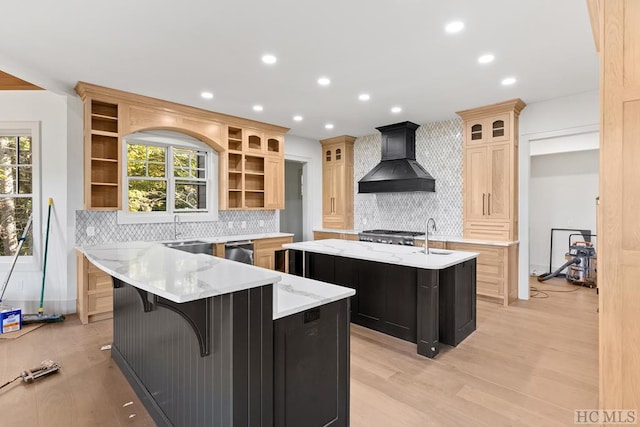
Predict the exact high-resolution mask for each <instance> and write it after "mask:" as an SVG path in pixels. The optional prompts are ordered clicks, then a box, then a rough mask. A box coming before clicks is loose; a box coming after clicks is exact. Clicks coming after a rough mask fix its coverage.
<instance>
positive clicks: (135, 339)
mask: <svg viewBox="0 0 640 427" xmlns="http://www.w3.org/2000/svg"><path fill="white" fill-rule="evenodd" d="M81 251H82V252H83V253H84V254H85V256H86V257H87V259H88V260H89V261H90V262H92V263H93V264H94V265H96V266H97V267H98V268H100V269H101V270H103V271H105V272H107V273H109V274H110V275H111V276H112V277H113V281H114V298H113V305H114V312H113V346H112V357H113V359H114V360H115V361H116V363H117V364H118V366H119V367H120V369H121V370H122V372H123V373H124V375H125V377H126V378H127V380H128V381H129V383H130V384H131V385H132V387H133V388H134V390H135V391H136V394H137V395H138V396H139V397H140V399H141V401H142V402H143V403H144V405H145V407H146V408H147V410H148V411H149V413H150V415H151V416H152V417H153V419H154V421H155V422H156V423H157V424H158V425H163V426H164V425H166V426H187V425H188V426H236V425H237V426H274V425H275V426H284V425H309V426H347V425H349V302H350V300H349V297H351V296H352V295H354V294H355V292H354V291H353V290H352V289H349V288H345V287H341V286H335V285H331V284H327V283H322V282H318V281H315V280H309V279H305V278H301V277H296V276H292V275H288V274H283V273H277V272H273V271H271V270H267V269H262V268H259V267H254V266H250V265H246V264H242V263H237V262H234V261H229V260H226V259H223V258H217V257H213V256H210V255H205V254H191V253H186V252H182V251H178V250H176V249H172V248H168V247H165V246H164V245H162V244H158V243H148V242H129V243H117V244H110V245H107V244H105V245H99V246H92V247H84V248H82V249H81Z"/></svg>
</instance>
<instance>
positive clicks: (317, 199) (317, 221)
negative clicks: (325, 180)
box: [284, 135, 322, 240]
mask: <svg viewBox="0 0 640 427" xmlns="http://www.w3.org/2000/svg"><path fill="white" fill-rule="evenodd" d="M285 138H286V139H285V149H284V157H285V158H286V159H288V160H296V161H299V162H303V163H304V164H305V165H304V168H303V172H302V173H303V177H304V178H303V179H304V185H303V192H304V194H303V195H302V198H303V211H304V212H303V215H304V217H303V221H302V239H303V240H313V230H314V229H316V228H322V157H321V156H322V150H321V146H320V142H319V141H316V140H313V139H308V138H302V137H299V136H295V135H287V136H286V137H285Z"/></svg>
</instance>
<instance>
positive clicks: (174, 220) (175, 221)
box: [173, 215, 182, 240]
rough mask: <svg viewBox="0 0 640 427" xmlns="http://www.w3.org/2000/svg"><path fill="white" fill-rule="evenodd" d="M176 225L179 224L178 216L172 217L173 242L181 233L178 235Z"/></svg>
mask: <svg viewBox="0 0 640 427" xmlns="http://www.w3.org/2000/svg"><path fill="white" fill-rule="evenodd" d="M178 224H180V217H179V216H178V215H174V216H173V240H178V236H181V235H182V233H178Z"/></svg>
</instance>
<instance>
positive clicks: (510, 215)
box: [457, 99, 525, 241]
mask: <svg viewBox="0 0 640 427" xmlns="http://www.w3.org/2000/svg"><path fill="white" fill-rule="evenodd" d="M524 107H525V103H524V102H523V101H522V100H521V99H513V100H510V101H505V102H501V103H499V104H492V105H488V106H485V107H480V108H474V109H472V110H465V111H459V112H458V113H457V114H458V115H459V116H460V117H462V119H463V120H464V145H463V171H464V179H463V182H464V184H463V187H464V188H463V201H464V203H463V236H464V237H468V238H471V239H483V240H498V241H515V240H518V117H519V115H520V112H521V111H522V109H523V108H524Z"/></svg>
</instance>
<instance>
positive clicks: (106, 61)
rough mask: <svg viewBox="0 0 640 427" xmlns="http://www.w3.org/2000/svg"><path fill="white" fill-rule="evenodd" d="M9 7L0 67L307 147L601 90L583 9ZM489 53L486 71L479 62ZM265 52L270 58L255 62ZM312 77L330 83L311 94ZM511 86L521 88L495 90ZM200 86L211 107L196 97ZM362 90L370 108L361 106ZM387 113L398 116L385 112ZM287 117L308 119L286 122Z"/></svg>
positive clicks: (544, 0) (305, 1) (114, 1)
mask: <svg viewBox="0 0 640 427" xmlns="http://www.w3.org/2000/svg"><path fill="white" fill-rule="evenodd" d="M4 3H5V4H3V6H2V12H1V16H2V19H1V20H2V24H1V25H0V69H1V70H4V71H6V72H9V73H11V74H14V75H16V76H17V77H20V78H23V79H25V80H28V81H30V82H32V83H34V84H37V85H39V86H42V87H44V88H46V89H50V90H54V91H58V92H60V91H64V92H71V91H72V88H73V86H74V85H75V84H76V82H77V81H79V80H82V81H86V82H89V83H95V84H99V85H103V86H107V87H111V88H115V89H121V90H125V91H130V92H135V93H138V94H143V95H148V96H153V97H156V98H161V99H166V100H170V101H174V102H179V103H182V104H188V105H192V106H196V107H200V108H204V109H208V110H212V111H218V112H222V113H227V114H232V115H236V116H241V117H246V118H250V119H255V120H260V121H264V122H268V123H273V124H277V125H281V126H286V127H290V128H291V131H290V132H289V133H290V134H294V135H298V136H304V137H309V138H314V139H324V138H328V137H331V136H336V135H344V134H349V135H353V136H361V135H368V134H372V133H375V132H376V131H375V129H374V128H375V127H377V126H382V125H387V124H391V123H395V122H400V121H405V120H410V121H413V122H416V123H419V124H421V123H427V122H431V121H437V120H442V119H448V118H453V117H456V116H455V111H458V110H462V109H467V108H473V107H478V106H482V105H485V104H489V103H493V102H500V101H504V100H507V99H511V98H515V97H520V98H522V99H523V100H524V101H525V102H527V103H532V102H536V101H542V100H546V99H551V98H556V97H561V96H566V95H571V94H575V93H579V92H585V91H589V90H595V89H597V87H598V72H599V69H598V57H597V55H596V52H595V48H594V43H593V37H592V35H591V29H590V26H589V17H588V13H587V7H586V2H585V0H482V1H479V0H475V1H473V0H467V1H464V0H447V1H443V0H342V1H340V0H322V1H318V0H315V1H313V0H272V1H264V0H263V1H259V0H230V1H225V2H220V1H215V0H184V1H182V2H178V1H172V2H169V1H166V0H105V1H102V2H97V1H87V0H58V1H50V0H32V1H27V0H23V1H16V0H13V1H10V2H4ZM452 20H462V21H464V23H465V28H464V30H463V31H462V32H461V33H458V34H455V35H451V34H447V33H445V31H444V26H445V24H446V23H448V22H450V21H452ZM487 52H491V53H493V54H494V55H495V58H496V59H495V61H494V62H493V63H491V64H487V65H480V64H478V62H477V58H478V56H480V55H481V54H483V53H487ZM265 53H272V54H274V55H276V56H277V58H278V62H277V63H276V64H275V65H272V66H267V65H265V64H263V63H262V62H261V60H260V58H261V56H262V55H263V54H265ZM320 76H328V77H330V78H331V82H332V83H331V85H330V86H329V87H321V86H319V85H318V84H317V83H316V81H317V79H318V78H319V77H320ZM507 76H514V77H516V78H517V79H518V81H517V83H516V84H515V85H513V86H510V87H503V86H502V85H501V84H500V81H501V80H502V79H503V78H504V77H507ZM203 90H209V91H211V92H213V93H214V94H215V96H214V99H212V100H210V101H206V100H204V99H202V98H201V97H200V93H201V92H202V91H203ZM361 92H367V93H369V94H371V100H370V101H369V102H367V103H363V102H361V101H359V100H358V94H360V93H361ZM254 104H261V105H263V106H264V111H262V112H260V113H257V112H254V111H253V110H252V108H251V107H252V105H254ZM396 105H398V106H401V107H402V109H403V111H402V113H400V114H392V113H390V108H391V107H392V106H396ZM295 114H300V115H302V116H303V117H304V120H303V121H302V122H300V123H298V122H294V121H293V120H292V117H293V116H294V115H295ZM328 122H331V123H333V124H334V125H335V127H334V129H332V130H327V129H325V128H324V125H325V123H328Z"/></svg>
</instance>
